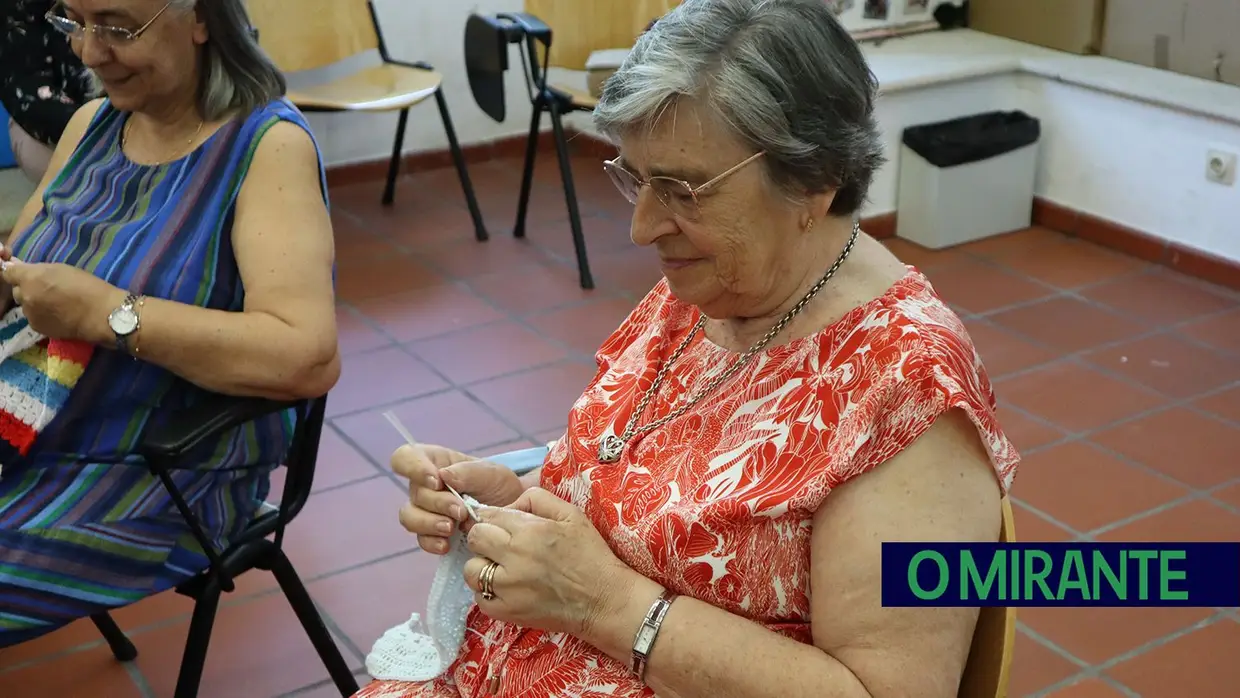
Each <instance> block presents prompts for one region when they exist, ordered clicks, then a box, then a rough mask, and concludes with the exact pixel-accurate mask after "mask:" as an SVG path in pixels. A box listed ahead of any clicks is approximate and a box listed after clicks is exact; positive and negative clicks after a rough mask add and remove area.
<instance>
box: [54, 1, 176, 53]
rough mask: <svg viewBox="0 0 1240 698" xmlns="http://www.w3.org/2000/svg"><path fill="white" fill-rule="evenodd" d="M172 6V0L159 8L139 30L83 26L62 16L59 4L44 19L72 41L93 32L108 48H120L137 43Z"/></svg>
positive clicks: (92, 25)
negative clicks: (122, 45) (120, 46)
mask: <svg viewBox="0 0 1240 698" xmlns="http://www.w3.org/2000/svg"><path fill="white" fill-rule="evenodd" d="M171 6H172V0H169V2H168V3H167V4H165V5H164V6H163V7H161V8H159V12H156V13H155V16H154V17H151V18H150V19H149V20H147V22H146V24H143V25H142V26H140V27H138V28H137V29H125V28H124V27H109V26H106V25H102V24H83V23H81V22H77V21H74V20H72V19H69V18H68V17H66V16H64V14H61V13H63V12H64V6H63V5H60V4H59V3H57V6H56V7H54V8H52V9H51V10H50V11H48V13H47V14H45V15H43V18H44V19H46V20H47V21H48V23H49V24H51V25H52V28H54V29H55V30H56V31H58V32H60V33H61V34H64V35H65V36H67V37H69V38H70V39H81V38H82V37H84V36H86V32H91V33H92V34H94V35H95V38H97V39H99V40H100V41H102V42H103V43H104V44H106V45H108V46H118V45H121V44H128V43H133V42H134V41H137V40H138V38H139V37H141V36H142V35H143V34H145V33H146V30H147V29H150V28H151V25H152V24H154V23H155V20H157V19H159V17H160V16H161V15H162V14H163V13H164V12H167V10H168V8H169V7H171Z"/></svg>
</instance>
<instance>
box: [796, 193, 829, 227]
mask: <svg viewBox="0 0 1240 698" xmlns="http://www.w3.org/2000/svg"><path fill="white" fill-rule="evenodd" d="M836 191H837V190H835V189H828V190H826V191H824V192H821V193H818V194H810V195H809V196H808V197H807V198H806V200H805V204H804V208H803V211H804V212H803V213H802V214H801V215H802V217H803V218H802V220H801V228H802V230H804V229H807V228H808V227H809V226H810V225H811V223H816V222H818V221H824V220H826V219H827V216H829V215H830V211H831V204H832V203H833V202H834V201H835V193H836Z"/></svg>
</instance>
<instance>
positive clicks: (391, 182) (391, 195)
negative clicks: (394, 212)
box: [383, 108, 409, 206]
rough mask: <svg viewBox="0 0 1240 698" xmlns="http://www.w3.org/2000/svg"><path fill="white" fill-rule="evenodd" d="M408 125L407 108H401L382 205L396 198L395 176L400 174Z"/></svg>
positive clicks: (388, 203) (386, 204)
mask: <svg viewBox="0 0 1240 698" xmlns="http://www.w3.org/2000/svg"><path fill="white" fill-rule="evenodd" d="M408 125H409V110H408V109H407V108H406V109H402V110H401V111H400V117H399V118H398V119H397V121H396V140H395V142H394V143H392V159H391V160H389V161H388V173H387V184H385V185H384V187H383V205H384V206H391V205H392V202H393V201H395V200H396V178H397V177H399V176H400V160H401V156H402V155H403V151H404V149H405V127H406V126H408Z"/></svg>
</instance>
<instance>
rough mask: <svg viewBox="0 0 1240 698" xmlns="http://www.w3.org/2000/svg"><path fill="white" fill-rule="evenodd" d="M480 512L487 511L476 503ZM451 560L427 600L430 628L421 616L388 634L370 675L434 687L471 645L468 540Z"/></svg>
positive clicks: (457, 544) (459, 542)
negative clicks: (430, 683)
mask: <svg viewBox="0 0 1240 698" xmlns="http://www.w3.org/2000/svg"><path fill="white" fill-rule="evenodd" d="M465 500H466V501H467V502H468V503H469V504H470V505H472V506H473V507H475V508H477V509H485V508H487V507H486V506H485V505H482V504H479V503H478V502H477V501H475V500H474V499H473V498H472V497H469V496H468V495H466V496H465ZM449 545H450V549H449V551H448V554H447V555H445V556H444V557H443V559H441V560H440V561H439V566H438V567H437V568H436V569H435V578H434V580H433V581H432V582H431V591H430V594H429V596H428V598H427V600H426V627H425V628H424V627H423V624H422V620H421V618H420V617H419V616H418V614H416V613H414V614H413V615H412V616H410V618H409V621H408V622H406V623H402V624H400V625H398V626H396V627H394V628H392V629H390V630H388V631H387V632H385V633H383V637H380V638H379V639H378V640H376V641H375V644H374V647H373V648H371V650H370V654H368V655H366V671H367V672H368V673H369V674H370V675H371V676H372V677H374V678H375V679H377V680H380V681H430V680H431V679H434V678H436V677H437V676H439V675H440V674H443V673H444V672H445V671H447V670H448V667H449V666H451V665H452V662H454V661H456V656H457V654H459V653H460V651H461V644H462V643H463V642H464V641H465V618H466V616H468V615H469V610H470V609H471V608H472V607H473V605H474V592H473V590H472V589H470V588H469V587H468V586H466V584H465V574H464V571H465V563H466V562H468V561H469V559H470V558H471V557H473V553H471V552H469V549H468V548H467V547H465V534H463V533H461V532H460V531H457V532H456V533H454V534H452V537H451V538H450V539H449Z"/></svg>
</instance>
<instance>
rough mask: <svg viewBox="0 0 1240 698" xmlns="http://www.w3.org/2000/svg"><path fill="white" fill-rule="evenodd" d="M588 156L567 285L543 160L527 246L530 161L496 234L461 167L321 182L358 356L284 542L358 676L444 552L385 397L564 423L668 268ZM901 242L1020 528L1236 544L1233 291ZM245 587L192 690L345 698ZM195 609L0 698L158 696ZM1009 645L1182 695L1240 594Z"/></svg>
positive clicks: (493, 432)
mask: <svg viewBox="0 0 1240 698" xmlns="http://www.w3.org/2000/svg"><path fill="white" fill-rule="evenodd" d="M547 160H549V159H548V158H544V162H546V161H547ZM576 164H577V174H578V177H579V179H578V185H579V188H580V190H581V193H580V200H581V203H582V209H583V211H584V216H585V225H586V230H587V236H588V238H589V241H590V252H591V261H592V263H593V267H594V270H595V274H596V277H597V278H598V281H599V289H598V290H596V291H593V292H585V291H582V290H581V289H580V288H578V286H577V279H576V273H575V270H574V267H573V265H572V245H571V240H570V237H569V232H568V225H567V222H566V216H565V209H564V203H563V199H562V198H561V194H560V191H559V189H558V182H557V180H556V176H557V174H556V172H555V170H553V169H552V168H550V167H544V168H542V169H540V171H539V182H538V184H537V186H536V187H535V190H534V198H533V201H534V208H533V210H532V212H531V216H530V225H529V239H528V241H527V242H521V241H516V240H514V239H512V238H511V237H510V236H509V235H508V229H509V226H510V225H511V220H512V216H513V212H514V210H515V198H516V184H517V170H518V168H519V163H517V162H513V161H503V162H492V163H488V164H484V165H475V166H474V167H473V168H472V173H473V176H474V179H475V183H476V185H477V187H478V190H479V192H480V198H481V200H482V207H483V209H484V211H485V213H486V217H487V220H488V222H489V224H490V227H491V233H492V236H493V237H492V240H491V241H490V242H489V243H487V244H478V243H475V242H474V241H473V239H472V232H471V229H470V226H469V221H468V217H467V214H466V212H465V208H464V202H463V198H462V196H461V194H460V191H459V189H458V188H457V187H456V181H455V176H454V175H453V173H452V172H451V171H439V172H431V173H423V174H416V175H411V176H407V177H405V178H404V179H403V180H402V181H401V183H400V188H399V190H398V193H397V197H398V200H397V203H396V205H395V206H394V207H392V208H390V209H383V208H381V207H380V206H379V205H378V199H379V193H380V185H379V184H377V183H369V184H363V185H353V186H347V187H341V188H337V189H335V190H334V191H333V192H332V193H333V197H334V206H335V213H334V219H335V222H336V234H337V245H338V250H339V265H340V270H339V294H340V310H339V317H340V333H341V337H340V341H341V344H342V346H343V351H344V353H345V370H344V377H343V379H342V381H341V383H340V385H339V387H337V389H336V390H335V391H334V392H333V394H332V397H331V401H330V403H329V408H328V409H329V412H330V424H329V426H328V428H327V430H326V431H325V433H324V437H323V443H322V454H323V455H322V458H321V463H322V465H321V472H320V475H319V479H318V482H317V492H316V493H315V494H314V495H313V497H312V498H311V500H310V504H309V506H308V507H307V508H306V510H305V512H304V513H303V515H302V516H301V518H300V519H299V520H298V521H297V522H296V524H295V525H294V526H293V527H292V529H291V531H290V535H289V538H288V547H289V549H290V551H291V555H292V557H293V560H294V562H295V563H296V565H297V566H298V568H299V570H300V572H301V574H302V575H303V577H304V578H305V579H306V580H308V583H309V587H310V591H311V593H312V594H313V595H314V597H315V599H316V600H317V601H318V603H319V604H320V605H321V607H322V609H323V611H324V612H325V614H326V615H327V617H328V619H329V624H330V625H331V627H332V629H333V631H334V632H335V633H336V635H337V637H338V639H339V641H340V644H341V646H342V648H343V649H344V651H345V654H346V655H347V656H348V658H349V660H350V662H351V663H352V664H353V666H355V667H356V668H357V669H358V670H359V675H360V674H361V669H362V657H363V653H364V652H365V651H366V650H368V649H369V647H370V645H371V643H372V642H373V640H374V639H375V638H376V637H377V636H378V635H379V634H381V632H382V631H383V630H384V629H386V628H388V627H389V626H391V625H393V624H395V623H397V622H399V621H401V620H402V619H404V618H406V617H408V614H409V613H410V612H411V611H414V610H418V609H419V607H420V606H421V605H422V604H424V599H425V598H426V590H427V585H428V583H429V576H430V574H431V569H432V565H433V560H432V558H431V557H429V556H427V555H423V554H421V553H418V552H415V551H414V549H413V546H414V543H413V541H412V539H411V538H410V537H408V536H407V535H405V534H404V533H403V532H402V530H401V529H400V528H399V526H398V525H397V522H396V510H397V507H398V506H399V504H400V502H401V500H402V498H403V496H404V491H403V488H402V487H401V485H400V484H399V483H398V482H396V481H395V480H393V479H392V478H391V477H390V476H389V475H388V474H387V472H386V459H387V455H388V454H389V453H390V452H391V451H392V450H393V449H394V448H395V447H396V446H397V445H398V444H399V439H398V437H397V436H396V434H394V433H393V432H392V430H391V428H390V427H389V426H388V425H387V424H386V423H385V422H384V421H383V420H382V419H381V418H380V416H379V415H380V412H381V411H382V410H385V409H388V408H389V407H393V408H395V409H396V411H397V412H398V413H399V414H400V415H401V417H402V418H403V419H404V420H405V422H406V424H408V426H409V428H410V429H411V430H412V431H413V432H414V434H415V435H417V436H418V437H420V438H422V439H426V440H434V441H439V442H442V443H446V444H450V445H452V446H455V447H457V448H460V449H463V450H472V451H476V452H478V453H481V454H489V453H495V452H501V451H505V450H508V449H514V448H521V447H526V446H529V445H532V444H535V443H539V442H542V441H545V440H547V439H549V438H553V437H555V436H558V431H559V430H560V429H562V428H563V427H564V423H565V412H566V409H567V407H568V405H569V403H570V402H571V401H572V400H573V398H575V397H576V395H577V394H578V391H579V390H580V388H581V387H582V385H583V384H584V383H585V382H586V381H587V380H588V379H589V378H590V376H591V375H592V372H593V367H592V363H591V353H592V350H593V349H594V348H595V347H596V346H597V345H598V343H599V342H600V341H601V340H602V339H603V338H604V337H605V336H606V335H607V334H608V333H609V332H610V331H611V330H612V329H613V328H614V327H615V326H616V325H617V324H618V323H619V322H620V320H621V319H622V318H623V317H624V316H625V315H626V314H627V312H628V311H629V309H630V308H631V307H632V304H633V303H634V301H635V300H636V299H637V298H638V297H639V296H640V295H641V293H642V292H643V291H645V290H646V289H648V288H649V287H650V285H651V284H652V283H654V281H655V280H656V279H657V278H658V271H657V267H656V265H655V264H653V263H652V260H651V256H650V255H649V254H647V253H646V252H644V251H642V250H636V249H634V248H633V247H632V246H631V244H630V243H629V242H628V239H627V234H628V225H627V219H626V217H625V216H626V208H627V204H626V203H625V202H623V201H622V200H621V199H620V197H619V195H618V194H616V193H615V192H614V191H613V190H612V189H611V187H610V185H609V184H608V183H607V182H606V181H605V179H604V177H603V176H602V174H601V171H600V170H599V168H598V165H597V162H595V161H592V160H589V159H586V158H581V159H578V160H577V163H576ZM890 245H891V248H892V249H893V250H894V251H895V252H896V253H897V254H898V255H900V256H901V257H902V258H903V259H905V260H906V261H908V262H910V263H913V264H916V265H918V266H920V267H921V268H922V269H923V270H924V271H925V272H926V273H927V274H928V275H929V276H930V278H931V279H932V280H933V281H934V283H935V284H936V286H937V287H938V288H939V290H940V291H941V292H942V294H943V295H944V296H945V297H946V298H947V299H948V301H949V302H951V303H952V304H953V305H954V306H956V307H957V308H958V309H959V310H960V312H961V313H962V315H963V316H964V317H965V318H966V321H967V323H968V325H969V328H970V331H971V333H972V335H973V337H974V339H975V340H976V342H977V343H978V345H979V346H980V349H981V352H982V355H983V357H984V358H985V360H986V363H987V365H988V367H989V369H990V371H991V374H992V376H993V378H994V379H995V382H996V385H997V389H998V391H999V394H1000V400H1001V402H1002V405H1003V407H1002V418H1003V423H1004V424H1005V426H1006V427H1007V429H1008V430H1009V431H1010V433H1011V435H1012V437H1013V439H1014V440H1015V441H1016V442H1017V445H1018V446H1019V447H1021V449H1022V451H1023V452H1024V455H1025V457H1026V459H1027V460H1026V462H1025V465H1024V468H1023V469H1022V470H1021V473H1020V475H1019V477H1018V479H1017V483H1016V488H1015V498H1016V500H1017V504H1016V517H1017V535H1018V537H1020V538H1021V539H1024V540H1068V539H1074V538H1076V539H1100V540H1143V539H1174V540H1190V539H1196V540H1233V541H1235V540H1240V461H1238V460H1237V456H1236V453H1237V452H1238V451H1240V295H1237V294H1235V293H1232V292H1228V291H1225V290H1222V289H1219V288H1213V287H1210V286H1206V285H1203V284H1200V283H1196V282H1194V281H1192V280H1190V279H1186V278H1182V277H1178V276H1176V275H1174V274H1171V273H1168V272H1166V271H1163V270H1160V269H1155V268H1151V267H1149V266H1147V265H1144V264H1142V263H1140V262H1138V261H1135V260H1133V259H1129V258H1125V257H1122V256H1119V255H1115V254H1112V253H1110V252H1108V251H1106V250H1103V249H1100V248H1097V247H1094V246H1091V245H1089V244H1085V243H1081V242H1078V241H1074V240H1069V239H1066V238H1063V237H1061V236H1059V235H1057V234H1055V233H1052V232H1049V231H1046V230H1038V229H1033V230H1029V231H1025V232H1021V233H1017V234H1013V235H1007V236H1003V237H999V238H995V239H991V240H986V241H983V242H979V243H975V244H972V245H968V246H965V247H963V248H961V249H954V250H949V251H941V252H930V251H927V250H922V249H918V248H916V247H914V246H912V245H910V244H908V243H905V242H900V241H893V242H891V243H890ZM241 586H242V590H241V591H240V592H239V593H237V594H234V595H232V597H231V598H228V599H227V603H226V604H225V606H224V607H223V608H222V609H221V611H220V614H219V620H218V623H217V625H216V628H215V635H214V638H213V642H212V644H211V652H210V656H209V659H208V663H207V668H206V674H205V676H204V679H203V690H202V695H203V696H204V697H206V698H215V697H218V698H271V697H273V696H291V695H297V696H329V695H332V690H331V688H330V686H327V685H326V683H325V682H326V673H325V672H324V670H323V669H322V668H321V665H320V664H319V662H318V660H317V659H316V657H315V655H314V653H313V650H312V649H311V647H310V645H309V643H308V641H307V640H306V639H305V637H304V635H303V634H302V632H301V630H300V628H299V627H298V626H297V623H296V621H295V619H294V617H293V615H292V613H291V612H290V611H289V609H288V608H287V606H286V604H285V603H284V601H283V599H282V598H281V597H280V595H279V594H278V592H276V591H275V587H274V584H273V582H272V580H271V579H270V577H269V576H268V575H265V574H262V573H252V574H250V575H249V576H248V577H246V578H244V579H243V580H242V583H241ZM189 610H190V608H189V605H188V604H187V603H186V602H185V600H184V599H181V598H179V597H176V596H173V595H164V596H161V597H157V598H153V599H150V600H148V601H145V602H142V603H139V604H137V605H136V606H134V607H131V608H128V609H125V610H123V611H121V612H119V613H118V614H117V619H118V621H119V622H120V623H121V624H122V625H123V626H124V627H125V628H126V629H127V630H128V631H129V632H130V633H131V634H132V637H133V638H134V640H135V642H136V643H137V645H138V647H139V651H140V653H141V656H140V657H139V659H138V661H137V663H136V664H135V665H134V666H131V667H124V666H121V665H119V664H117V663H116V662H114V661H113V660H112V658H111V656H110V655H109V654H108V652H107V650H106V649H105V648H104V647H102V646H101V645H100V641H99V639H98V637H97V636H96V634H95V632H94V629H93V627H91V626H90V625H89V624H87V623H82V622H79V623H75V624H73V625H72V626H70V627H68V628H65V629H63V630H61V631H59V632H56V633H54V634H51V635H49V636H47V637H45V638H42V639H40V640H38V641H35V642H32V643H28V644H27V645H24V646H20V647H16V648H12V649H8V650H4V651H0V694H2V695H3V696H5V698H33V697H35V696H44V695H49V696H88V697H90V698H127V697H129V696H161V697H162V696H169V695H171V689H172V685H173V683H174V681H175V673H176V668H177V666H178V663H179V659H180V651H181V648H182V643H183V641H184V637H185V631H186V627H187V623H188V613H189ZM1018 638H1019V639H1018V643H1017V650H1016V663H1015V667H1014V670H1013V675H1012V686H1011V695H1012V696H1055V697H1057V698H1069V697H1075V698H1084V697H1086V696H1094V697H1099V696H1129V697H1131V696H1146V697H1149V698H1161V697H1166V698H1184V697H1185V696H1222V695H1231V694H1233V693H1232V691H1234V688H1235V686H1236V685H1237V684H1240V662H1237V661H1236V657H1237V656H1238V655H1240V615H1238V614H1237V612H1236V610H1235V609H1230V610H1210V609H1204V610H1196V609H1155V610H1124V609H1119V610H1107V609H1104V610H1075V609H1074V610H1054V609H1051V610H1046V609H1029V610H1024V611H1022V612H1021V613H1020V632H1019V635H1018ZM1228 686H1231V689H1228V688H1227V687H1228Z"/></svg>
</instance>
